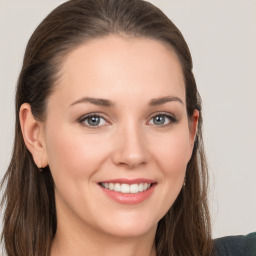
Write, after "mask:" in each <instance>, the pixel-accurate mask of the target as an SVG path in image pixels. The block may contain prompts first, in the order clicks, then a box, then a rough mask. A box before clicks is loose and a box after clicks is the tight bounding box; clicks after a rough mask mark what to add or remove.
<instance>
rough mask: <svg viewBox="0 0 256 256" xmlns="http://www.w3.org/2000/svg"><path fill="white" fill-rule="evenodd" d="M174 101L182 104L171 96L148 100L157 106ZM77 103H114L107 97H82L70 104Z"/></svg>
mask: <svg viewBox="0 0 256 256" xmlns="http://www.w3.org/2000/svg"><path fill="white" fill-rule="evenodd" d="M172 101H176V102H179V103H181V104H184V103H183V101H182V100H181V99H180V98H178V97H173V96H166V97H160V98H156V99H151V100H150V102H149V106H159V105H163V104H165V103H167V102H172ZM79 103H91V104H94V105H97V106H103V107H113V106H114V105H115V104H114V103H113V102H112V101H110V100H107V99H100V98H91V97H83V98H81V99H79V100H77V101H75V102H73V103H72V104H71V105H70V106H73V105H76V104H79Z"/></svg>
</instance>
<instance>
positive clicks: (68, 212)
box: [43, 36, 197, 237]
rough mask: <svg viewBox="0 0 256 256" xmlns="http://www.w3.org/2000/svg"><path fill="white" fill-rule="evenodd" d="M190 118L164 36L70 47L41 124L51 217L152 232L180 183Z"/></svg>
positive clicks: (108, 229) (87, 226)
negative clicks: (52, 198)
mask: <svg viewBox="0 0 256 256" xmlns="http://www.w3.org/2000/svg"><path fill="white" fill-rule="evenodd" d="M196 120H197V116H196V114H194V117H193V119H192V121H191V123H189V121H188V117H187V112H186V102H185V85H184V81H183V75H182V71H181V66H180V64H179V61H178V58H177V56H176V55H175V53H174V52H173V50H172V49H171V48H168V46H166V45H164V44H163V43H161V42H158V41H156V40H150V39H145V38H144V39H143V38H140V39H139V38H136V39H134V38H133V39H132V38H130V39H129V38H126V39H124V38H120V37H117V36H108V37H105V38H101V39H95V40H93V41H90V42H87V43H85V44H84V45H82V46H80V47H78V48H77V49H75V50H73V51H72V52H71V53H70V54H69V55H68V56H67V57H66V58H65V61H64V63H63V66H62V69H61V78H60V80H59V82H58V84H57V85H56V87H55V91H54V93H53V94H52V95H51V96H50V98H49V100H48V105H47V118H46V121H45V123H44V124H43V125H44V144H45V154H46V155H47V160H48V164H49V167H50V170H51V172H52V176H53V179H54V182H55V195H56V207H57V214H58V224H60V225H61V224H62V225H66V226H70V227H72V228H74V227H78V228H81V229H83V230H88V232H90V231H93V230H94V231H97V232H101V233H102V234H103V233H104V234H108V235H110V234H111V235H114V236H122V237H134V236H141V235H143V234H146V233H148V232H151V231H153V230H154V231H155V229H156V227H157V223H158V221H159V220H160V219H161V218H162V217H163V216H164V215H165V213H166V212H167V211H168V209H169V208H170V207H171V206H172V204H173V203H174V201H175V199H176V198H177V196H178V194H179V192H180V190H181V189H182V185H183V182H184V177H185V172H186V166H187V163H188V161H189V159H190V157H191V153H192V149H193V142H194V133H195V126H196ZM193 127H194V128H193Z"/></svg>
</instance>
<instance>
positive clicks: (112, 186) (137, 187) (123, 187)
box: [100, 182, 151, 194]
mask: <svg viewBox="0 0 256 256" xmlns="http://www.w3.org/2000/svg"><path fill="white" fill-rule="evenodd" d="M100 185H101V186H102V187H103V188H106V189H108V190H111V191H115V192H121V193H123V194H136V193H141V192H143V191H146V190H148V189H149V188H150V187H151V183H139V184H125V183H123V184H121V183H107V182H102V183H100Z"/></svg>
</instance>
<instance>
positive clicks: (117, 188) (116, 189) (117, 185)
mask: <svg viewBox="0 0 256 256" xmlns="http://www.w3.org/2000/svg"><path fill="white" fill-rule="evenodd" d="M114 190H115V191H116V192H120V191H121V185H120V184H119V183H116V184H115V186H114Z"/></svg>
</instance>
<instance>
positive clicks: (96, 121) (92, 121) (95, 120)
mask: <svg viewBox="0 0 256 256" xmlns="http://www.w3.org/2000/svg"><path fill="white" fill-rule="evenodd" d="M88 123H89V125H91V126H96V125H98V124H99V123H100V118H99V117H97V116H93V117H90V118H89V120H88Z"/></svg>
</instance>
